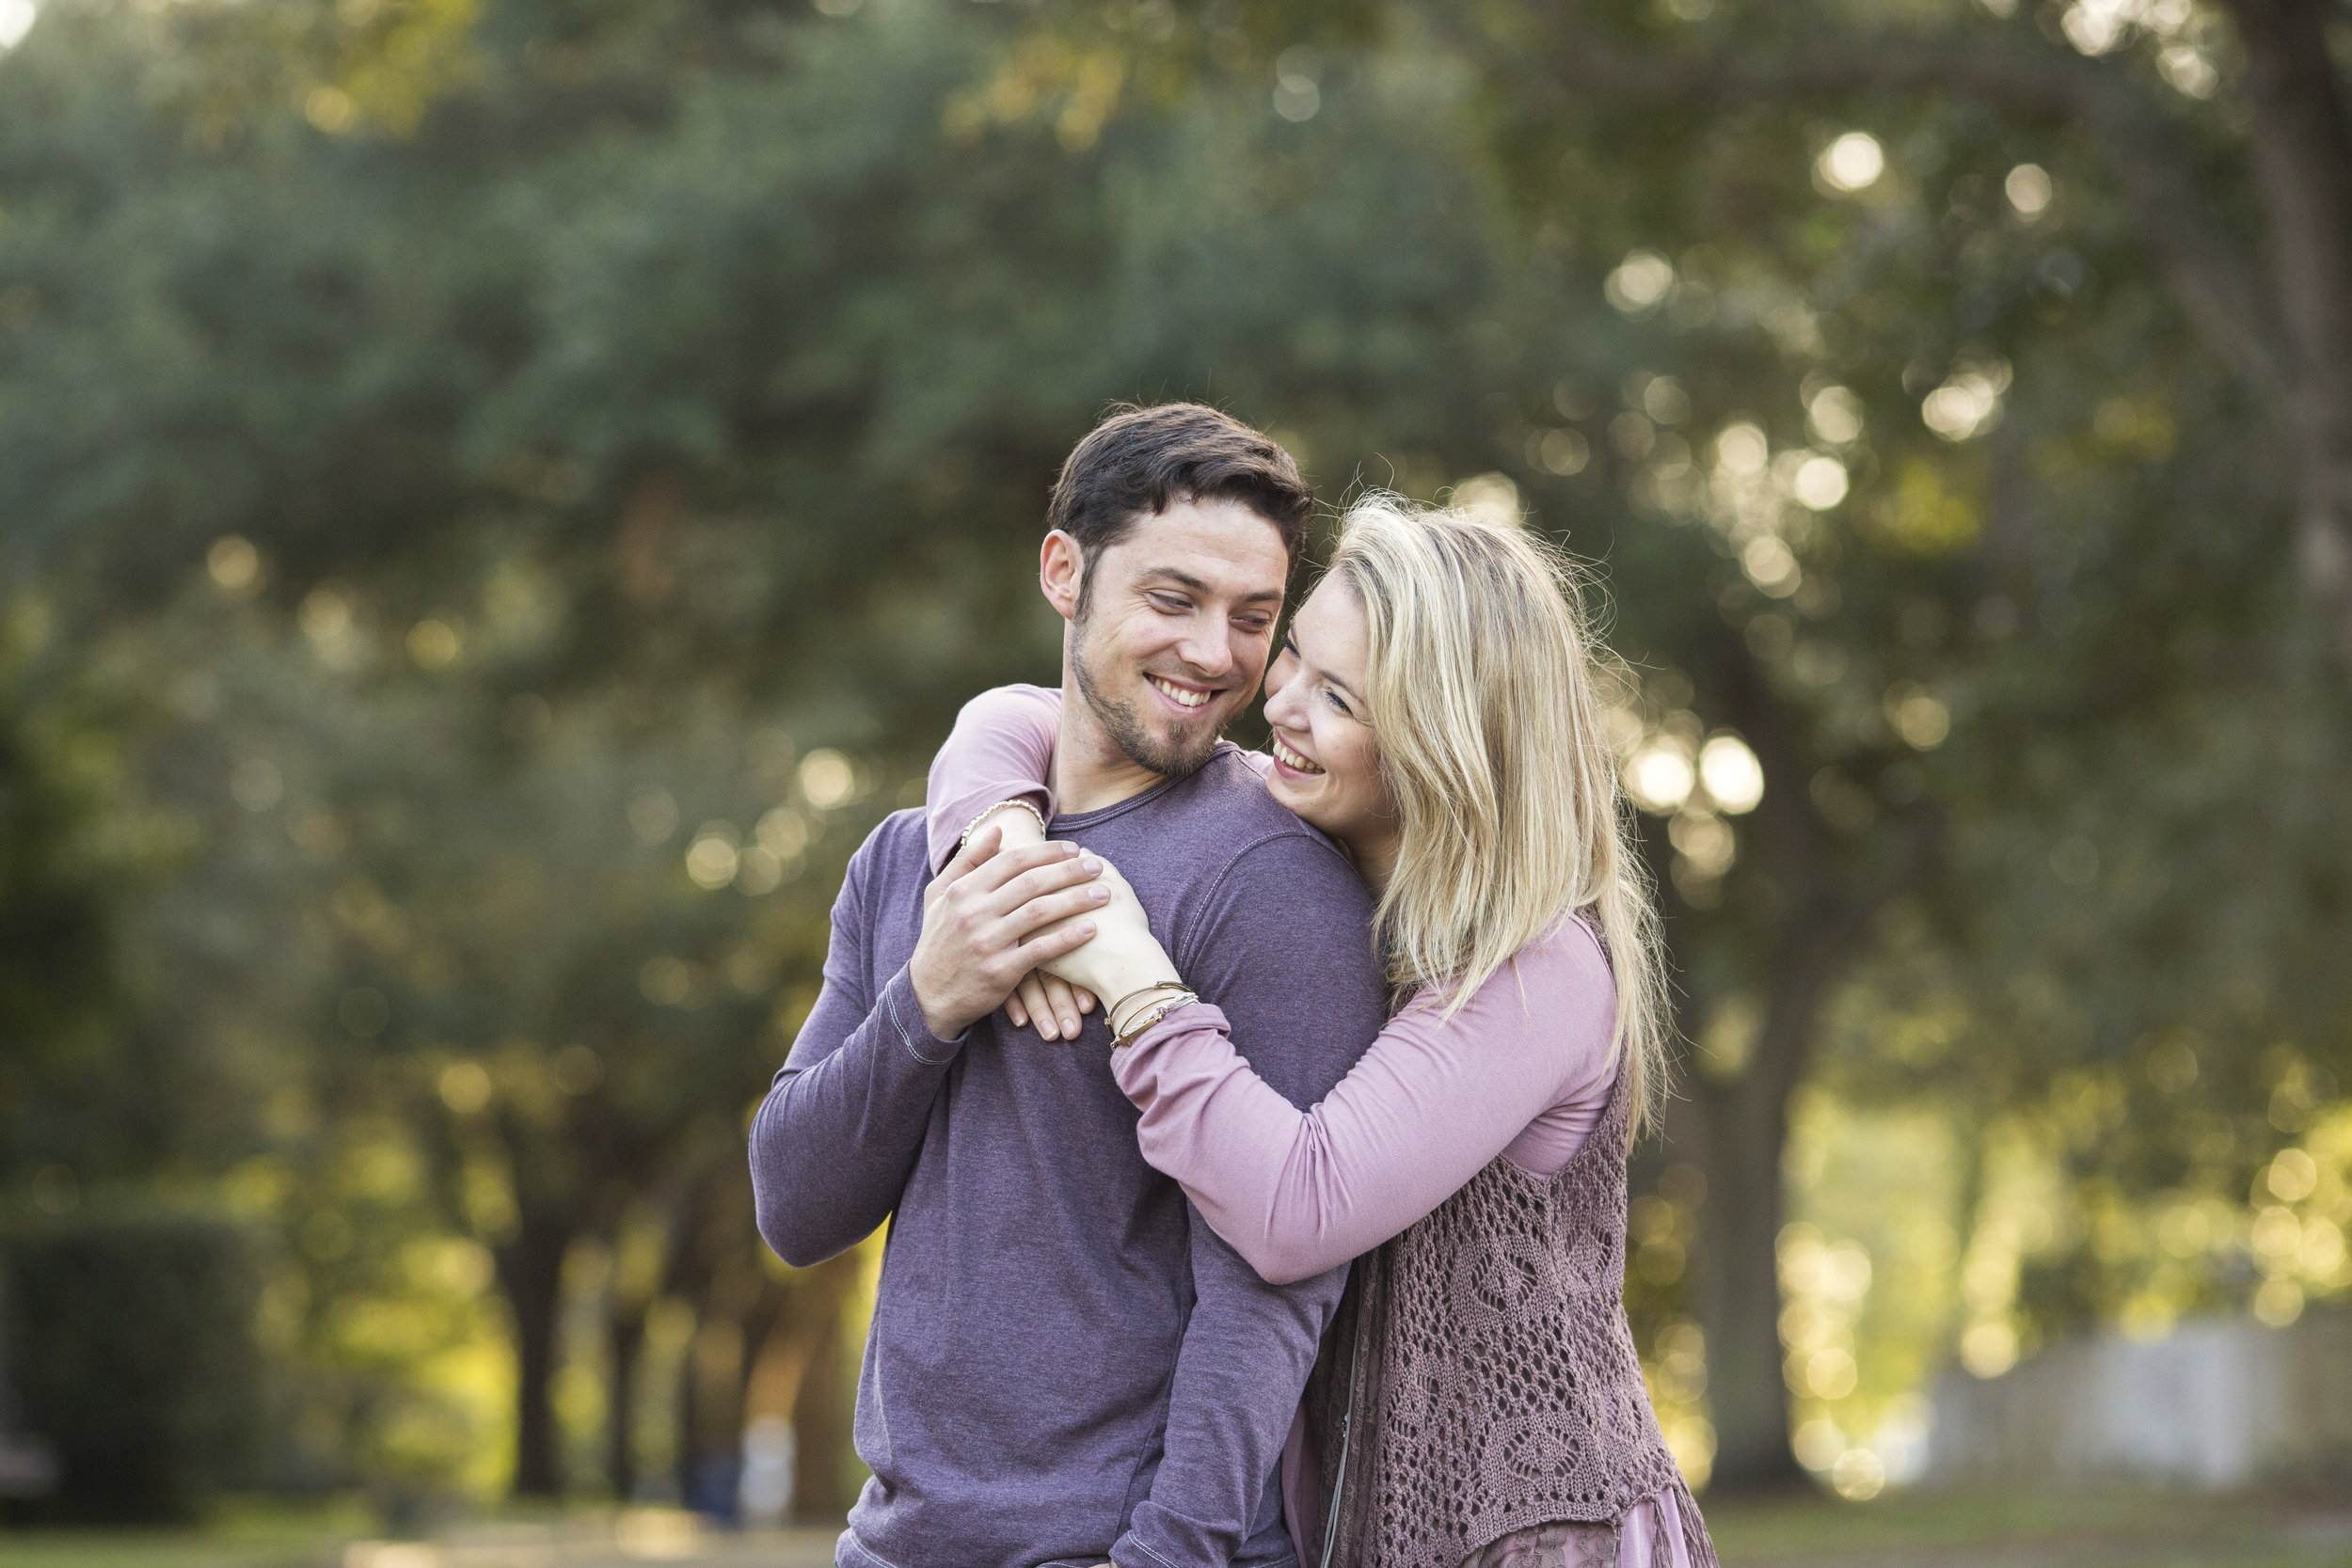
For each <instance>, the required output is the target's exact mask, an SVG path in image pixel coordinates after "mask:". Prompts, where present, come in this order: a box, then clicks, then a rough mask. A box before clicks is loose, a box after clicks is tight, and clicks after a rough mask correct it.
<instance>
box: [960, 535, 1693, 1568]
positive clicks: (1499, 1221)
mask: <svg viewBox="0 0 2352 1568" xmlns="http://www.w3.org/2000/svg"><path fill="white" fill-rule="evenodd" d="M1596 686H1597V682H1596V679H1595V671H1594V658H1593V653H1592V649H1591V646H1590V644H1589V641H1588V640H1587V637H1586V634H1585V631H1584V626H1583V618H1582V614H1581V604H1580V594H1579V592H1578V587H1577V582H1576V578H1575V577H1574V576H1573V574H1572V572H1571V571H1570V569H1569V568H1568V566H1567V565H1566V563H1565V561H1564V560H1563V559H1562V558H1560V557H1559V556H1558V555H1556V554H1554V553H1553V552H1550V551H1549V550H1548V549H1547V548H1545V547H1544V546H1542V545H1540V544H1539V543H1538V542H1537V541H1536V540H1534V538H1532V537H1531V536H1530V535H1529V534H1527V533H1526V532H1525V531H1523V530H1520V529H1518V528H1515V527H1509V526H1503V525H1499V524H1494V523H1489V522H1486V521H1482V520H1480V519H1478V518H1475V517H1472V516H1469V515H1463V514H1459V513H1454V512H1444V511H1437V510H1428V509H1421V508H1416V507H1414V506H1412V505H1410V504H1409V503H1407V502H1405V501H1403V500H1401V499H1397V498H1394V497H1390V496H1375V497H1371V498H1368V499H1365V500H1364V501H1362V502H1359V504H1358V505H1357V506H1355V507H1354V508H1353V509H1351V510H1350V512H1349V514H1348V515H1347V517H1346V519H1345V521H1344V524H1343V530H1342V532H1341V537H1340V541H1339V546H1338V549H1337V551H1336V553H1335V555H1334V558H1333V560H1332V562H1331V566H1330V569H1329V571H1328V572H1327V574H1326V575H1325V577H1324V578H1323V580H1322V582H1321V583H1320V584H1319V585H1318V586H1317V587H1316V589H1315V590H1314V592H1313V593H1312V594H1310V595H1309V596H1308V598H1307V600H1306V602H1305V603H1304V604H1303V605H1302V606H1301V607H1300V609H1299V610H1298V613H1297V615H1296V617H1295V621H1294V623H1293V626H1292V627H1291V630H1290V633H1289V635H1288V636H1287V637H1286V638H1285V640H1284V642H1283V645H1282V648H1281V651H1280V653H1279V656H1278V657H1277V658H1276V660H1275V662H1274V665H1273V668H1272V671H1271V672H1270V673H1269V676H1268V691H1269V695H1268V697H1267V700H1266V720H1267V722H1268V724H1269V725H1270V726H1271V727H1272V729H1273V732H1274V733H1273V742H1272V755H1271V756H1270V757H1264V758H1253V760H1254V761H1257V762H1258V763H1259V765H1260V768H1261V771H1262V772H1263V775H1264V777H1265V781H1266V787H1267V789H1268V790H1269V791H1271V792H1272V793H1273V795H1274V796H1275V798H1276V799H1277V800H1280V801H1281V802H1282V803H1283V804H1284V805H1286V806H1288V807H1290V808H1291V810H1293V811H1294V812H1295V813H1297V814H1298V816H1300V817H1302V818H1303V819H1304V820H1306V821H1307V822H1309V823H1311V824H1312V825H1313V826H1314V827H1316V828H1318V829H1320V830H1322V831H1323V832H1326V833H1327V834H1328V835H1329V836H1330V837H1332V838H1333V839H1335V840H1336V841H1338V842H1339V843H1340V844H1341V845H1342V846H1343V847H1344V848H1345V849H1346V850H1347V851H1348V853H1349V855H1350V857H1351V858H1352V860H1353V861H1354V863H1355V865H1356V867H1357V869H1358V871H1359V874H1360V875H1361V876H1362V877H1363V878H1364V879H1365V881H1366V882H1367V883H1368V884H1369V885H1370V887H1371V888H1372V890H1373V892H1374V894H1375V897H1376V899H1377V905H1376V910H1375V936H1376V938H1377V940H1378V941H1379V942H1380V943H1381V945H1382V948H1383V951H1384V953H1385V955H1386V958H1387V960H1388V967H1389V974H1390V979H1391V984H1392V987H1393V988H1394V991H1395V994H1396V995H1397V997H1398V998H1399V999H1400V1001H1401V1002H1402V1004H1403V1006H1401V1008H1400V1010H1399V1011H1397V1013H1396V1014H1395V1016H1394V1018H1393V1019H1392V1021H1391V1023H1390V1025H1389V1027H1388V1028H1387V1029H1386V1030H1385V1031H1384V1032H1383V1033H1382V1034H1381V1035H1380V1037H1378V1038H1377V1039H1375V1041H1374V1042H1373V1043H1372V1045H1371V1046H1370V1048H1369V1049H1368V1050H1367V1051H1366V1053H1365V1054H1364V1056H1363V1058H1362V1059H1361V1061H1360V1062H1359V1063H1358V1065H1357V1066H1356V1068H1355V1069H1353V1070H1352V1071H1351V1072H1350V1073H1349V1074H1348V1076H1347V1077H1346V1078H1345V1079H1344V1080H1343V1082H1342V1083H1341V1084H1340V1085H1338V1086H1337V1087H1336V1088H1334V1089H1333V1090H1332V1091H1331V1093H1330V1095H1329V1096H1328V1097H1327V1099H1325V1100H1324V1101H1322V1102H1321V1103H1320V1104H1318V1105H1316V1106H1315V1107H1313V1108H1312V1109H1311V1110H1309V1111H1306V1112H1303V1113H1302V1112H1300V1111H1298V1110H1297V1109H1295V1107H1294V1106H1293V1105H1292V1104H1291V1103H1290V1102H1289V1101H1286V1100H1284V1099H1283V1098H1282V1097H1281V1096H1280V1095H1279V1094H1278V1093H1276V1092H1275V1091H1274V1090H1273V1089H1271V1088H1270V1087H1268V1086H1267V1085H1265V1084H1264V1083H1263V1081H1261V1080H1260V1079H1258V1078H1257V1077H1256V1075H1255V1074H1254V1073H1252V1072H1251V1071H1250V1069H1249V1067H1248V1063H1247V1062H1246V1061H1244V1060H1243V1059H1242V1058H1241V1057H1240V1056H1239V1055H1238V1054H1237V1053H1235V1051H1234V1049H1233V1046H1232V1041H1231V1039H1230V1038H1229V1037H1228V1035H1227V1025H1226V1021H1225V1019H1224V1016H1223V1015H1222V1014H1221V1013H1219V1012H1218V1011H1217V1009H1216V1008H1215V1007H1213V1006H1205V1005H1202V1004H1201V1003H1200V1002H1199V1000H1198V999H1197V998H1195V997H1193V996H1192V994H1191V993H1190V992H1189V991H1187V990H1184V988H1183V982H1182V977H1181V976H1179V975H1178V974H1176V971H1175V968H1174V966H1173V965H1172V964H1171V963H1170V961H1169V960H1168V956H1167V954H1166V952H1165V951H1164V950H1162V949H1161V947H1160V945H1159V944H1158V942H1155V941H1154V940H1152V935H1151V932H1150V929H1149V927H1148V925H1147V924H1146V922H1145V920H1144V916H1143V911H1142V910H1141V909H1140V907H1139V906H1137V905H1136V902H1135V900H1134V898H1133V896H1132V895H1131V894H1129V893H1127V892H1126V891H1125V890H1124V888H1123V886H1121V887H1119V888H1118V893H1117V896H1115V897H1114V899H1113V902H1112V904H1111V905H1110V907H1109V909H1108V910H1107V911H1101V912H1098V913H1097V914H1095V915H1094V916H1093V918H1094V919H1095V920H1096V921H1097V923H1098V926H1099V927H1100V933H1101V934H1099V935H1098V936H1096V937H1095V938H1094V939H1093V941H1091V942H1089V943H1087V944H1086V945H1084V946H1081V947H1080V948H1078V949H1077V950H1076V951H1075V952H1073V954H1071V955H1070V957H1069V958H1067V959H1064V960H1061V961H1057V963H1056V964H1055V965H1054V966H1052V967H1053V968H1054V970H1055V971H1056V974H1057V976H1058V979H1057V980H1056V981H1052V982H1046V981H1039V982H1037V983H1034V984H1031V985H1026V986H1025V988H1024V990H1023V993H1022V995H1021V996H1020V997H1019V998H1017V999H1016V1000H1015V1002H1014V1003H1013V1004H1011V1005H1010V1006H1011V1007H1012V1009H1013V1010H1014V1012H1015V1022H1016V1023H1020V1022H1024V1021H1025V1020H1031V1019H1033V1020H1034V1021H1035V1023H1036V1026H1037V1028H1038V1029H1039V1032H1040V1033H1041V1034H1043V1035H1045V1036H1046V1037H1048V1038H1055V1037H1062V1036H1065V1035H1067V1036H1072V1037H1074V1036H1075V1035H1076V1034H1077V1032H1078V1018H1077V1013H1078V1011H1079V1010H1081V1009H1082V1008H1085V1007H1089V1006H1091V1004H1092V1001H1093V997H1091V996H1087V995H1085V994H1083V991H1091V992H1092V993H1094V995H1095V996H1099V997H1101V998H1103V999H1104V1001H1105V1002H1106V1003H1107V1004H1108V1008H1107V1018H1106V1022H1108V1024H1109V1026H1110V1028H1111V1030H1112V1032H1113V1035H1114V1037H1116V1039H1117V1044H1116V1046H1115V1049H1114V1052H1113V1057H1112V1062H1113V1067H1112V1070H1113V1073H1114V1075H1115V1077H1116V1078H1117V1080H1118V1082H1119V1085H1120V1088H1121V1089H1122V1090H1123V1091H1125V1093H1126V1094H1127V1095H1128V1097H1129V1098H1130V1099H1132V1100H1133V1101H1135V1103H1136V1106H1137V1107H1138V1108H1139V1109H1140V1110H1141V1111H1142V1113H1143V1117H1142V1121H1141V1123H1140V1125H1139V1129H1138V1136H1139V1138H1140V1141H1141V1144H1142V1149H1143V1155H1144V1158H1145V1159H1146V1160H1148V1161H1149V1162H1150V1163H1151V1164H1152V1165H1153V1166H1154V1167H1155V1168H1157V1169H1159V1170H1161V1171H1163V1172H1165V1173H1167V1174H1168V1176H1170V1177H1173V1178H1174V1179H1175V1180H1177V1181H1179V1182H1180V1183H1182V1184H1183V1186H1184V1190H1185V1192H1186V1194H1187V1195H1188V1196H1190V1197H1191V1198H1192V1199H1193V1201H1194V1203H1195V1204H1196V1206H1197V1207H1198V1208H1199V1209H1200V1212H1201V1214H1202V1215H1203V1216H1204V1217H1205V1218H1206V1219H1207V1221H1208V1223H1209V1224H1210V1225H1211V1226H1212V1227H1214V1228H1215V1229H1216V1232H1217V1234H1218V1235H1220V1236H1222V1237H1223V1238H1224V1239H1225V1240H1226V1241H1227V1242H1228V1243H1232V1246H1233V1247H1234V1248H1235V1249H1236V1250H1238V1251H1239V1252H1240V1253H1241V1254H1242V1256H1243V1257H1244V1258H1246V1259H1248V1261H1249V1262H1250V1264H1251V1266H1252V1267H1254V1268H1256V1269H1257V1270H1258V1272H1259V1273H1260V1274H1262V1275H1264V1276H1265V1277H1266V1278H1267V1279H1269V1280H1272V1281H1274V1282H1276V1283H1283V1282H1287V1281H1291V1280H1296V1279H1301V1278H1305V1277H1307V1276H1309V1275H1314V1274H1317V1273H1320V1272H1322V1271H1324V1270H1326V1269H1328V1268H1331V1267H1335V1266H1336V1265H1338V1264H1340V1263H1342V1262H1344V1261H1346V1260H1347V1259H1350V1258H1358V1256H1359V1254H1361V1255H1364V1256H1362V1257H1360V1258H1359V1261H1358V1263H1357V1266H1356V1269H1355V1272H1354V1274H1353V1275H1352V1276H1351V1279H1350V1283H1349V1288H1348V1292H1347V1296H1346V1298H1345V1299H1344V1300H1343V1302H1342V1305H1341V1308H1340V1311H1339V1314H1338V1316H1337V1318H1336V1319H1335V1321H1334V1323H1333V1327H1332V1330H1331V1332H1330V1334H1329V1335H1328V1336H1327V1338H1326V1342H1325V1346H1324V1352H1323V1354H1322V1356H1321V1358H1320V1359H1319V1360H1318V1362H1317V1366H1316V1371H1315V1376H1314V1377H1313V1379H1312V1380H1311V1382H1310V1384H1309V1387H1308V1392H1307V1400H1306V1402H1305V1405H1304V1407H1303V1408H1302V1410H1301V1413H1300V1419H1299V1422H1298V1423H1297V1425H1296V1426H1295V1428H1294V1430H1293V1433H1292V1440H1291V1443H1290V1446H1289V1448H1288V1449H1286V1450H1285V1453H1284V1455H1283V1465H1282V1480H1283V1495H1284V1500H1285V1504H1286V1509H1287V1512H1288V1514H1289V1518H1290V1523H1291V1528H1292V1531H1293V1534H1294V1537H1295V1539H1296V1542H1297V1544H1298V1548H1299V1557H1300V1560H1301V1562H1302V1563H1303V1564H1306V1565H1308V1568H1423V1565H1425V1568H1464V1565H1470V1564H1475V1565H1477V1568H1504V1565H1508V1568H1565V1565H1581V1564H1588V1563H1589V1564H1604V1563H1620V1564H1623V1565H1625V1568H1650V1565H1652V1564H1655V1565H1657V1568H1690V1565H1692V1564H1698V1565H1700V1568H1705V1565H1706V1564H1709V1563H1711V1562H1712V1561H1713V1551H1712V1548H1711V1546H1710V1544H1709V1543H1708V1537H1707V1533H1706V1529H1705V1528H1704V1526H1703V1524H1702V1523H1701V1521H1700V1518H1699V1514H1698V1511H1697V1509H1696V1507H1695V1505H1694V1504H1693V1503H1692V1500H1691V1497H1690V1494H1689V1492H1688V1491H1687V1490H1686V1489H1685V1487H1684V1486H1683V1483H1682V1481H1681V1478H1680V1476H1679V1474H1678V1473H1677V1471H1676V1468H1675V1465H1674V1463H1673V1460H1672V1458H1671V1457H1670V1456H1669V1455H1668V1454H1667V1452H1666V1449H1665V1447H1664V1444H1663V1443H1662V1441H1661V1439H1660V1436H1659V1433H1658V1425H1657V1419H1656V1417H1655V1415H1654V1414H1653V1413H1652V1412H1651V1410H1650V1407H1649V1403H1648V1399H1647V1395H1646V1392H1645V1389H1644V1386H1643V1384H1642V1380H1641V1370H1640V1363H1639V1360H1638V1358H1637V1356H1636V1354H1635V1352H1634V1349H1633V1344H1632V1340H1631V1337H1630V1334H1629V1330H1628V1328H1627V1325H1626V1322H1625V1310H1624V1306H1623V1302H1622V1299H1621V1294H1620V1291H1621V1288H1622V1279H1623V1272H1624V1237H1625V1203H1626V1191H1625V1156H1626V1149H1627V1146H1628V1144H1629V1141H1630V1139H1631V1138H1632V1137H1633V1136H1634V1135H1636V1134H1637V1133H1638V1132H1640V1130H1641V1129H1642V1128H1643V1127H1644V1126H1645V1124H1646V1122H1647V1120H1648V1118H1649V1116H1650V1114H1651V1110H1652V1106H1653V1105H1654V1103H1655V1101H1656V1099H1657V1096H1658V1094H1659V1092H1660V1088H1661V1081H1662V1076H1663V1074H1662V1053H1663V1048H1664V1040H1665V1034H1666V1022H1665V1016H1664V1014H1665V1001H1664V988H1663V980H1662V976H1661V967H1660V960H1659V957H1658V946H1657V937H1656V927H1655V916H1654V913H1653V911H1652V910H1651V907H1650V904H1649V900H1648V894H1647V888H1646V884H1645V880H1644V879H1643V877H1642V875H1641V872H1640V869H1639V865H1638V863H1637V862H1636V860H1635V859H1634V857H1633V856H1632V854H1631V852H1630V849H1629V845H1628V844H1627V841H1626V838H1625V830H1624V827H1623V825H1622V821H1621V818H1620V816H1619V811H1618V804H1617V794H1616V774H1615V769H1614V768H1613V762H1612V756H1611V752H1610V748H1609V744H1608V740H1607V737H1606V733H1605V730H1604V726H1603V716H1602V710H1601V705H1600V702H1599V699H1598V697H1597V692H1596ZM1058 700H1059V699H1058V697H1057V695H1055V694H1052V693H1046V692H1041V691H1038V690H1036V689H1026V688H1008V689H1003V690H1000V691H995V692H991V693H988V694H986V695H984V696H982V697H980V698H978V699H976V700H975V701H974V703H973V704H972V705H969V706H968V707H967V708H966V710H965V713H964V716H963V718H962V720H961V721H959V723H958V726H957V731H956V735H955V736H953V737H951V738H950V740H949V742H948V745H947V747H946V750H945V751H943V752H942V753H941V756H940V759H939V761H938V763H937V764H936V765H935V766H934V768H933V770H932V795H931V801H930V813H931V824H932V830H933V838H934V844H935V845H940V844H942V843H945V844H947V845H952V844H953V843H954V842H955V841H956V835H957V832H958V828H959V827H960V826H961V827H962V832H963V834H964V835H965V836H969V834H970V833H971V832H973V831H975V830H977V828H978V827H979V826H980V825H981V823H982V822H987V823H990V824H992V825H993V826H996V827H998V828H999V829H1000V830H1002V831H1003V832H1005V834H1006V837H1007V840H1008V842H1015V843H1018V842H1033V841H1034V840H1035V839H1036V838H1038V837H1040V836H1041V833H1042V831H1043V823H1044V821H1045V820H1046V819H1047V818H1048V817H1050V816H1051V815H1052V800H1051V794H1050V791H1049V790H1048V789H1047V788H1046V787H1045V784H1046V775H1047V772H1048V769H1049V767H1050V763H1051V759H1052V753H1053V746H1054V740H1055V726H1056V724H1057V721H1058V716H1059V709H1058ZM967 823H968V824H969V826H962V825H964V824H967ZM1106 875H1107V876H1110V877H1111V878H1112V879H1113V880H1114V883H1115V884H1116V873H1115V872H1113V873H1106ZM1073 986H1075V987H1078V988H1083V990H1081V991H1073V990H1071V989H1070V988H1071V987H1073Z"/></svg>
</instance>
